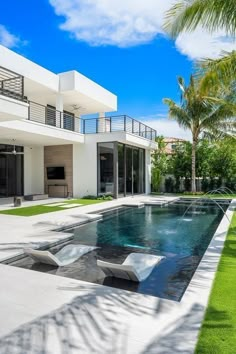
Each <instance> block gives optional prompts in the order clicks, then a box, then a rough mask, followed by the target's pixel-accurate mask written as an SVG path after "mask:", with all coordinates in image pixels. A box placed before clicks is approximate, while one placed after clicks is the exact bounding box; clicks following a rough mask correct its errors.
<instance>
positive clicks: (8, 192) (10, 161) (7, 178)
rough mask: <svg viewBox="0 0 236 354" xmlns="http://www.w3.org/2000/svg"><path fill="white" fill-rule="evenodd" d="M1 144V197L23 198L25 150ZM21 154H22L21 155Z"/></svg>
mask: <svg viewBox="0 0 236 354" xmlns="http://www.w3.org/2000/svg"><path fill="white" fill-rule="evenodd" d="M13 149H14V147H13V146H12V145H3V144H0V197H12V196H17V195H18V196H21V195H23V194H24V192H23V178H24V173H23V166H24V156H23V154H22V153H23V148H22V147H19V146H16V147H15V150H16V154H15V153H12V152H13ZM19 153H20V154H19Z"/></svg>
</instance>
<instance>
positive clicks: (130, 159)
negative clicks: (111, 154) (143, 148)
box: [125, 146, 133, 195]
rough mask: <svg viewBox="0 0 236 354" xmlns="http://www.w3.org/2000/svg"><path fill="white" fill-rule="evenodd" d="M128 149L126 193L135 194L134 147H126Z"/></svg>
mask: <svg viewBox="0 0 236 354" xmlns="http://www.w3.org/2000/svg"><path fill="white" fill-rule="evenodd" d="M125 150H126V195H130V194H133V148H132V147H130V146H126V147H125Z"/></svg>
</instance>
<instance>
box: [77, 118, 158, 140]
mask: <svg viewBox="0 0 236 354" xmlns="http://www.w3.org/2000/svg"><path fill="white" fill-rule="evenodd" d="M112 132H127V133H130V134H134V135H138V136H140V137H142V138H145V139H149V140H153V141H155V139H156V135H157V134H156V130H155V129H152V128H150V127H149V126H147V125H145V124H143V123H141V122H139V121H137V120H136V119H133V118H131V117H129V116H126V115H122V116H111V117H103V118H92V119H85V120H84V133H85V134H95V133H112Z"/></svg>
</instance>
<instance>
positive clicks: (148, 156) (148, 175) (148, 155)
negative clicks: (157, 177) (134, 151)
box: [145, 150, 151, 194]
mask: <svg viewBox="0 0 236 354" xmlns="http://www.w3.org/2000/svg"><path fill="white" fill-rule="evenodd" d="M145 165H146V166H145V172H146V194H149V193H151V151H150V150H146V156H145Z"/></svg>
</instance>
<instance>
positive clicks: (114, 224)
mask: <svg viewBox="0 0 236 354" xmlns="http://www.w3.org/2000/svg"><path fill="white" fill-rule="evenodd" d="M221 208H222V209H223V210H226V209H227V204H222V205H221V207H219V206H216V205H215V203H213V202H207V203H204V204H202V203H201V204H195V205H193V206H191V207H189V203H188V202H187V201H184V202H182V203H175V204H170V205H168V206H165V207H160V206H145V207H143V208H130V207H126V208H120V209H117V210H113V211H109V212H105V213H104V214H103V219H102V220H100V221H97V222H91V223H88V224H85V225H83V226H79V227H75V228H73V229H70V230H68V232H71V233H73V235H74V239H73V240H72V241H71V242H72V243H74V244H78V243H80V244H87V245H96V246H99V247H100V248H99V249H97V250H96V251H93V252H91V253H89V254H87V255H85V256H83V257H82V258H81V259H80V260H78V261H76V262H74V263H73V264H71V265H68V266H66V267H61V268H57V269H55V268H54V267H51V266H49V265H43V264H38V263H34V262H33V261H32V260H31V259H29V258H26V259H24V260H21V261H18V262H15V263H14V265H16V266H20V267H24V268H29V269H34V270H38V271H43V272H47V273H52V274H57V275H61V276H65V277H71V278H76V279H81V280H85V281H89V282H94V283H99V284H104V285H108V286H112V287H118V288H123V289H126V290H130V291H136V292H139V293H143V294H149V295H153V296H158V297H162V298H167V299H171V300H176V301H180V299H181V297H182V296H183V294H184V292H185V289H186V287H187V286H188V284H189V282H190V280H191V278H192V276H193V274H194V272H195V270H196V268H197V266H198V264H199V262H200V260H201V258H202V256H203V255H204V253H205V251H206V249H207V247H208V245H209V243H210V241H211V239H212V237H213V235H214V233H215V231H216V229H217V227H218V225H219V223H220V221H221V219H222V217H223V211H222V209H221ZM187 209H188V211H187V212H186V210H187ZM60 247H61V246H60ZM58 249H59V247H57V248H55V249H54V250H55V252H56V251H58ZM131 252H142V253H149V254H157V255H163V256H165V259H164V261H163V262H162V263H161V264H160V265H159V266H157V267H156V268H155V269H154V271H153V272H152V274H151V275H150V276H149V277H148V278H147V279H146V280H145V281H143V282H141V283H139V284H136V283H133V282H130V281H126V280H121V279H115V278H104V274H103V273H102V271H101V270H100V269H99V268H98V267H97V266H96V258H98V259H102V260H106V261H111V262H116V263H122V262H123V261H124V259H125V258H126V257H127V255H128V254H129V253H131Z"/></svg>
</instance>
